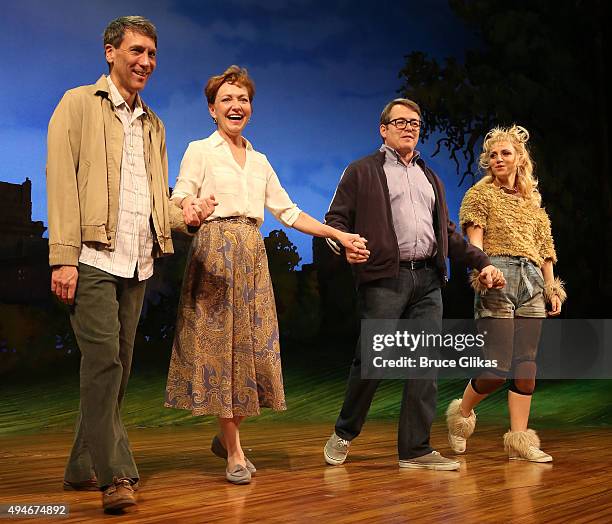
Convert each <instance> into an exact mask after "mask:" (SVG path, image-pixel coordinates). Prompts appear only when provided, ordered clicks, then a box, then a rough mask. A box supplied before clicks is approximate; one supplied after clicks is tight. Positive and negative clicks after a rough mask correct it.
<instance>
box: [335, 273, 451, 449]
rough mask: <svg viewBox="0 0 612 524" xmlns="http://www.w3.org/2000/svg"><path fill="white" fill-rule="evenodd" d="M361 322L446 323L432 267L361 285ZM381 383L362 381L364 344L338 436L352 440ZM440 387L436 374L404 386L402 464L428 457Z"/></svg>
mask: <svg viewBox="0 0 612 524" xmlns="http://www.w3.org/2000/svg"><path fill="white" fill-rule="evenodd" d="M358 298H359V308H360V314H361V318H362V319H399V318H402V319H426V320H427V321H428V322H432V321H433V322H436V323H439V325H441V324H442V295H441V291H440V278H439V276H438V272H437V271H436V269H434V268H423V269H416V270H412V269H408V268H404V267H400V273H399V277H398V278H389V279H382V280H376V281H374V282H369V283H367V284H364V285H362V286H360V288H359V292H358ZM379 383H380V380H365V379H362V378H361V352H360V342H357V349H356V351H355V358H354V359H353V362H352V365H351V370H350V374H349V379H348V384H347V389H346V393H345V396H344V404H343V405H342V410H341V411H340V415H339V416H338V420H337V421H336V434H337V435H338V436H339V437H340V438H343V439H345V440H353V439H354V438H355V437H357V436H358V435H359V433H360V432H361V428H362V426H363V424H364V422H365V420H366V417H367V414H368V410H369V409H370V404H371V403H372V399H373V398H374V393H375V392H376V388H378V385H379ZM437 393H438V386H437V382H436V375H435V371H434V372H432V373H431V374H430V375H429V377H428V378H418V379H407V380H406V382H405V384H404V393H403V396H402V406H401V411H400V420H399V428H398V438H397V449H398V454H399V458H400V460H406V459H411V458H415V457H420V456H422V455H427V454H428V453H431V451H433V449H432V448H431V447H430V445H429V435H430V432H431V424H432V423H433V419H434V417H435V414H436V401H437Z"/></svg>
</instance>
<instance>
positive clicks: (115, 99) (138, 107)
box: [106, 75, 147, 117]
mask: <svg viewBox="0 0 612 524" xmlns="http://www.w3.org/2000/svg"><path fill="white" fill-rule="evenodd" d="M106 79H107V80H108V88H109V89H108V91H109V93H108V94H109V96H110V99H111V102H112V103H113V105H114V106H115V107H121V105H123V104H125V107H128V105H127V102H126V101H125V100H124V99H123V97H122V96H121V93H120V92H119V89H117V86H116V85H115V84H114V83H113V81H112V80H111V77H110V75H108V76H107V77H106ZM135 102H136V103H135V104H134V116H135V117H138V116H140V115H141V114H144V113H146V112H147V111H146V109H145V107H144V105H143V104H142V100H141V98H140V95H139V94H138V93H136V101H135ZM128 109H130V108H129V107H128Z"/></svg>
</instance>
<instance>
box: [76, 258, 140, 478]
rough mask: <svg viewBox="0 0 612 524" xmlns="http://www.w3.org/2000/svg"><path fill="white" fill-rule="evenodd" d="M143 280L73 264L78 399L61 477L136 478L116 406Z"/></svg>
mask: <svg viewBox="0 0 612 524" xmlns="http://www.w3.org/2000/svg"><path fill="white" fill-rule="evenodd" d="M145 285H146V284H145V282H144V281H143V282H139V281H138V279H137V278H136V277H134V278H121V277H116V276H114V275H111V274H109V273H106V272H104V271H101V270H99V269H96V268H93V267H91V266H87V265H85V264H80V265H79V280H78V285H77V290H76V295H75V302H74V306H73V307H72V308H71V312H70V322H71V324H72V329H73V331H74V335H75V337H76V341H77V344H78V346H79V350H80V351H81V370H80V379H81V381H80V383H81V386H80V393H81V403H80V411H79V418H78V420H77V427H76V435H75V438H74V444H73V446H72V451H71V453H70V458H69V459H68V464H67V466H66V472H65V474H64V475H65V479H66V480H68V481H71V482H80V481H83V480H87V479H90V478H92V477H93V476H94V474H95V475H96V476H97V478H98V484H99V485H100V487H103V486H106V485H108V484H111V483H112V481H113V477H118V478H122V477H126V478H133V479H137V478H138V470H137V469H136V464H135V463H134V458H133V457H132V450H131V449H130V443H129V441H128V436H127V432H126V431H125V427H124V426H123V422H122V421H121V416H120V413H119V408H120V406H121V401H122V399H123V395H124V393H125V390H126V388H127V383H128V378H129V376H130V368H131V365H132V351H133V349H134V337H135V335H136V327H137V326H138V319H139V318H140V310H141V309H142V303H143V300H144V292H145Z"/></svg>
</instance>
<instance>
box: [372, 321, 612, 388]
mask: <svg viewBox="0 0 612 524" xmlns="http://www.w3.org/2000/svg"><path fill="white" fill-rule="evenodd" d="M360 340H361V370H362V371H361V376H362V378H366V379H368V378H371V379H385V378H389V379H395V378H418V377H423V378H430V377H432V376H433V375H438V376H440V377H443V378H469V377H473V376H476V375H478V374H479V373H480V372H482V371H485V370H492V369H503V370H505V371H506V372H507V376H508V377H510V378H512V377H513V376H514V375H513V370H514V364H515V363H516V362H517V361H519V360H535V361H536V363H537V366H538V377H539V378H545V379H581V378H584V379H594V378H602V379H607V378H612V320H610V319H591V320H585V319H580V320H574V319H571V320H560V319H521V320H520V321H518V322H517V321H515V320H513V319H486V321H485V322H481V323H479V324H478V325H477V324H476V322H475V321H474V320H472V319H465V320H444V321H443V323H442V324H441V325H440V324H438V323H436V322H431V321H427V320H363V321H362V323H361V338H360ZM525 340H528V341H529V344H527V343H525ZM534 341H537V344H535V343H534ZM531 346H534V347H533V348H531ZM608 348H610V349H609V350H608ZM519 378H520V377H519Z"/></svg>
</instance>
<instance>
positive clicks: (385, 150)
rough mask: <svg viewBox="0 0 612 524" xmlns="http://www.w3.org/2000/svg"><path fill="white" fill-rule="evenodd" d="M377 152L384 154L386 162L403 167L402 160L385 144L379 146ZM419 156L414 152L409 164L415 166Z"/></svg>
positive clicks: (419, 154)
mask: <svg viewBox="0 0 612 524" xmlns="http://www.w3.org/2000/svg"><path fill="white" fill-rule="evenodd" d="M379 151H382V152H383V153H384V154H385V159H386V160H389V161H391V162H396V163H398V164H404V165H405V162H404V159H403V158H402V157H401V156H400V154H399V153H398V152H397V151H396V150H395V149H393V148H392V147H389V146H388V145H387V144H383V145H381V146H380V150H379ZM420 156H421V153H419V152H418V151H416V150H415V151H414V155H412V158H411V159H410V162H409V164H410V165H415V164H416V161H417V160H418V159H419V157H420Z"/></svg>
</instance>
